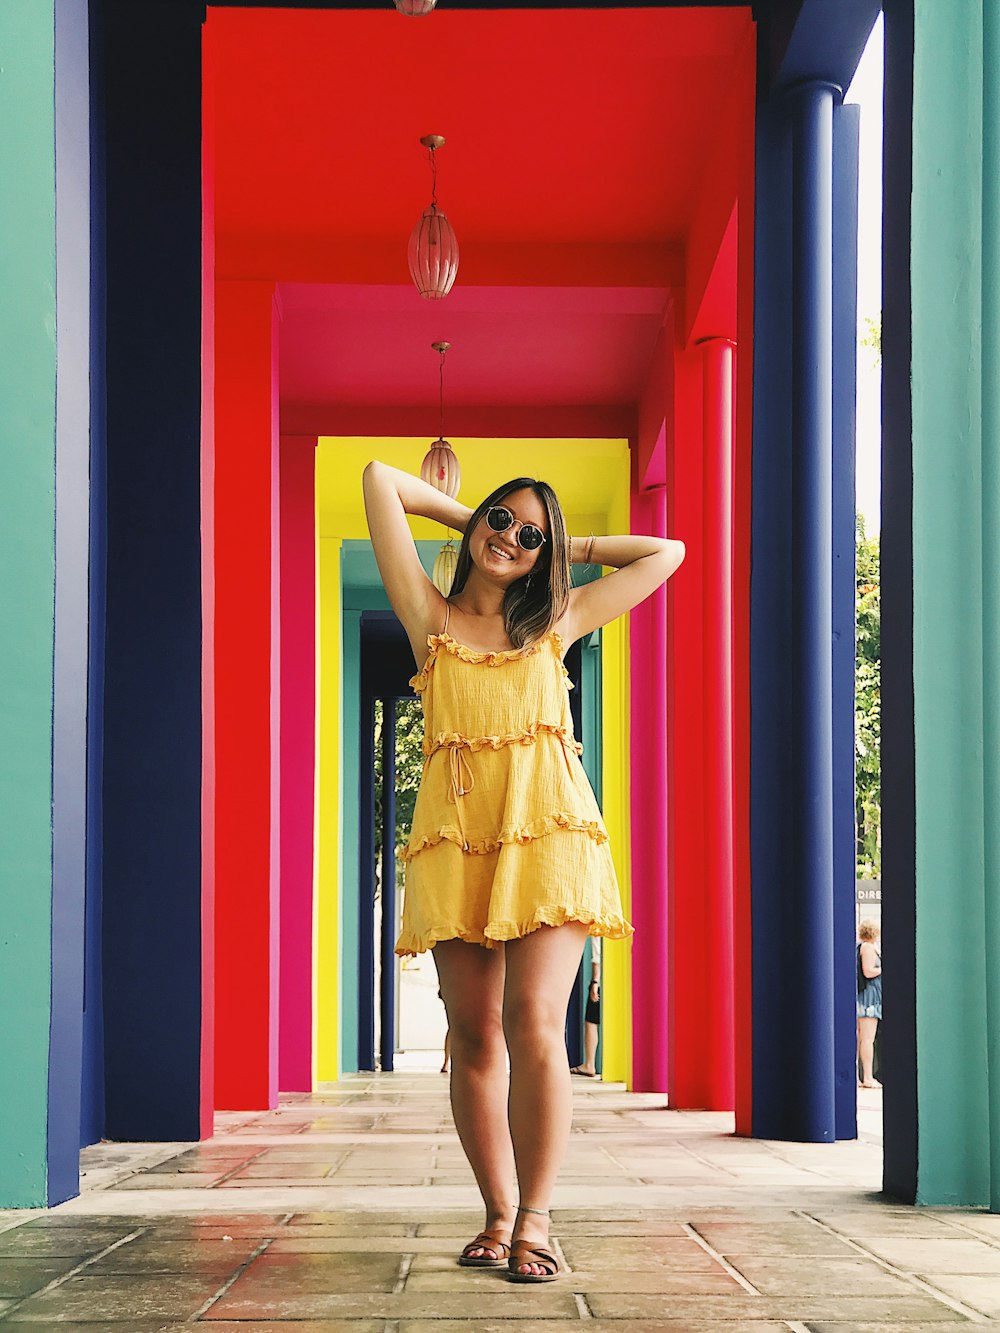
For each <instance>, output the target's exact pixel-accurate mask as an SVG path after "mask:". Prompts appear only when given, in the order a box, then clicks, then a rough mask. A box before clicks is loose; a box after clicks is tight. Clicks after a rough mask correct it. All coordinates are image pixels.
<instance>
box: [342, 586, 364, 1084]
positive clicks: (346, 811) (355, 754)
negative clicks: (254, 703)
mask: <svg viewBox="0 0 1000 1333" xmlns="http://www.w3.org/2000/svg"><path fill="white" fill-rule="evenodd" d="M350 597H351V590H350V589H348V588H346V587H345V588H344V613H343V614H344V621H343V631H342V633H343V638H342V640H341V652H340V661H341V678H342V680H343V696H342V698H341V718H342V742H341V755H342V768H341V783H340V803H341V810H342V817H341V836H340V855H341V875H340V1066H341V1069H342V1070H343V1071H344V1073H345V1074H348V1073H354V1072H355V1071H356V1070H357V1069H358V986H359V969H358V957H359V953H358V950H359V933H360V929H361V899H360V888H359V884H360V881H359V876H360V869H361V865H360V847H359V839H358V828H359V821H360V799H359V792H360V782H361V612H360V611H359V610H358V609H357V608H355V607H353V606H349V605H348V601H349V599H350Z"/></svg>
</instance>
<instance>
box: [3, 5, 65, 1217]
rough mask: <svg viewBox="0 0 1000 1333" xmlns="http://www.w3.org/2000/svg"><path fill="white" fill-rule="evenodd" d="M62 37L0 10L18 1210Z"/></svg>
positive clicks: (43, 1182) (45, 757) (23, 1165)
mask: <svg viewBox="0 0 1000 1333" xmlns="http://www.w3.org/2000/svg"><path fill="white" fill-rule="evenodd" d="M54 33H55V25H54V11H53V5H52V0H5V3H4V4H3V5H0V51H3V52H4V57H3V60H2V62H0V124H2V125H3V127H4V129H3V134H2V135H0V216H2V217H3V218H4V244H3V247H2V248H0V289H2V291H3V294H4V299H3V306H2V308H0V333H2V343H0V349H2V350H0V403H2V404H3V428H2V434H0V568H2V570H3V595H2V596H0V1014H2V1015H3V1021H2V1023H0V1071H2V1081H3V1111H2V1114H0V1206H13V1207H22V1206H30V1207H38V1206H42V1205H45V1204H46V1203H48V1202H49V1199H48V1178H47V1177H48V1173H47V1142H46V1136H47V1109H48V1108H47V1082H48V1064H49V1031H50V1022H51V1018H52V1005H51V980H52V976H51V947H52V856H53V842H52V832H53V825H52V794H53V793H52V745H53V733H52V725H53V721H52V710H53V692H52V691H53V685H52V682H53V669H54V648H55V625H54V615H53V606H54V598H55V463H56V453H55V445H56V440H55V416H56V304H55V285H56V268H55V264H56V247H55V223H56V219H55V120H54V106H55V52H54ZM82 225H84V226H86V225H87V220H86V218H84V219H83V220H82Z"/></svg>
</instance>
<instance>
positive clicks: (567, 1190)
mask: <svg viewBox="0 0 1000 1333" xmlns="http://www.w3.org/2000/svg"><path fill="white" fill-rule="evenodd" d="M445 1083H446V1080H445V1079H444V1078H443V1077H441V1076H440V1075H438V1074H415V1073H407V1074H397V1075H382V1076H377V1077H373V1076H358V1077H356V1078H350V1079H347V1080H345V1081H344V1082H343V1083H341V1084H338V1085H336V1086H334V1087H331V1088H330V1089H329V1091H328V1092H326V1093H324V1095H322V1096H318V1097H309V1098H305V1097H300V1098H289V1099H286V1100H285V1101H283V1103H282V1106H281V1108H280V1109H279V1110H278V1111H275V1112H271V1113H268V1114H265V1115H226V1116H221V1117H220V1118H219V1126H218V1133H217V1135H216V1137H215V1138H214V1139H213V1140H211V1141H210V1142H208V1143H204V1144H199V1145H193V1146H192V1145H184V1144H144V1145H128V1146H124V1145H101V1146H99V1147H97V1148H94V1149H89V1150H88V1151H87V1152H86V1153H85V1154H84V1169H85V1171H86V1177H85V1180H84V1186H85V1192H84V1193H83V1194H82V1195H81V1197H80V1198H79V1199H75V1200H72V1201H71V1202H70V1203H67V1204H64V1205H63V1206H62V1207H60V1208H56V1209H53V1210H51V1211H49V1212H45V1213H33V1214H23V1213H0V1324H2V1325H3V1326H4V1327H8V1326H9V1327H10V1328H11V1329H15V1328H17V1327H22V1326H33V1327H34V1328H36V1329H38V1328H42V1329H50V1328H52V1329H54V1328H60V1327H63V1326H64V1325H65V1326H67V1327H70V1328H73V1329H76V1330H77V1333H80V1331H81V1330H87V1331H88V1333H97V1331H98V1330H102V1331H105V1333H110V1331H111V1330H115V1333H124V1331H125V1330H128V1333H153V1331H154V1330H172V1331H173V1330H181V1329H188V1328H191V1327H192V1326H204V1327H205V1328H206V1329H210V1330H212V1331H213V1333H236V1330H240V1331H241V1333H265V1331H266V1330H271V1331H272V1333H277V1331H278V1330H288V1329H295V1330H298V1333H339V1331H340V1330H343V1331H344V1333H347V1330H351V1331H352V1333H460V1330H471V1331H472V1333H540V1331H541V1330H543V1329H546V1328H553V1329H559V1328H562V1329H566V1328H567V1327H569V1326H573V1327H575V1326H576V1325H577V1324H581V1323H582V1324H585V1325H586V1326H587V1328H588V1330H589V1331H590V1333H602V1331H603V1333H611V1330H614V1333H658V1331H659V1330H664V1331H665V1330H667V1329H672V1330H687V1333H708V1331H709V1330H720V1331H721V1330H727V1331H728V1333H733V1330H741V1329H746V1330H756V1331H757V1333H773V1331H774V1330H779V1329H783V1330H788V1329H791V1330H798V1331H799V1333H801V1331H802V1330H804V1329H809V1330H816V1331H817V1333H818V1331H819V1330H827V1329H829V1330H840V1331H841V1333H843V1330H848V1329H857V1330H864V1333H889V1330H907V1331H910V1330H912V1331H914V1333H916V1331H919V1330H923V1329H932V1328H937V1327H939V1326H940V1327H943V1326H947V1327H948V1328H954V1327H955V1326H956V1325H960V1324H970V1323H972V1324H977V1325H978V1326H979V1327H982V1328H987V1327H992V1328H1000V1216H991V1215H988V1214H985V1213H977V1212H972V1211H961V1212H958V1211H955V1212H950V1211H934V1212H928V1211H918V1210H914V1209H909V1208H904V1207H900V1206H898V1205H893V1204H891V1203H890V1202H888V1201H885V1200H883V1199H881V1198H880V1197H879V1195H878V1187H879V1177H880V1145H879V1115H878V1103H877V1094H866V1102H865V1104H864V1106H863V1108H862V1115H861V1128H862V1134H861V1138H860V1140H859V1141H858V1142H854V1143H842V1144H835V1145H827V1146H812V1145H802V1144H787V1143H785V1144H783V1143H764V1142H759V1141H748V1140H741V1139H736V1138H734V1137H733V1136H732V1133H731V1130H732V1122H731V1117H729V1116H726V1115H718V1114H709V1113H695V1112H674V1111H668V1110H665V1109H664V1107H663V1099H662V1098H660V1097H656V1096H630V1095H628V1094H626V1093H624V1092H623V1091H622V1090H621V1089H620V1088H619V1089H616V1088H614V1087H602V1086H601V1085H599V1084H593V1083H584V1082H583V1081H582V1080H581V1081H580V1082H579V1084H578V1085H577V1086H576V1089H575V1095H576V1100H577V1116H576V1124H575V1128H574V1132H573V1138H572V1142H571V1146H570V1152H569V1156H568V1160H567V1163H566V1169H565V1172H564V1174H563V1178H562V1183H561V1184H560V1187H559V1191H558V1195H557V1198H556V1201H555V1208H554V1214H553V1221H554V1227H553V1236H554V1240H555V1242H556V1246H557V1248H558V1249H559V1250H560V1251H561V1253H562V1256H563V1258H564V1260H565V1262H566V1264H567V1268H568V1271H567V1272H566V1273H565V1275H564V1277H563V1278H562V1279H561V1281H559V1282H557V1283H552V1284H549V1285H546V1286H541V1287H523V1286H516V1285H514V1284H511V1283H508V1282H507V1281H505V1279H504V1277H503V1275H502V1273H499V1272H497V1271H491V1270H480V1271H477V1270H469V1269H461V1268H458V1267H457V1266H456V1264H455V1255H456V1253H457V1251H458V1250H459V1249H460V1247H461V1245H462V1244H463V1243H464V1242H465V1241H467V1240H468V1239H470V1238H471V1236H472V1235H474V1234H475V1232H476V1231H477V1230H478V1228H479V1225H480V1220H481V1219H480V1217H479V1215H478V1213H477V1209H476V1197H477V1196H476V1193H475V1188H474V1186H473V1183H472V1178H471V1174H470V1172H469V1169H468V1167H467V1166H466V1164H465V1162H464V1159H463V1157H462V1153H461V1150H460V1148H459V1146H458V1143H457V1140H456V1138H455V1134H454V1131H453V1129H452V1127H451V1120H450V1115H449V1112H448V1106H447V1096H446V1087H445Z"/></svg>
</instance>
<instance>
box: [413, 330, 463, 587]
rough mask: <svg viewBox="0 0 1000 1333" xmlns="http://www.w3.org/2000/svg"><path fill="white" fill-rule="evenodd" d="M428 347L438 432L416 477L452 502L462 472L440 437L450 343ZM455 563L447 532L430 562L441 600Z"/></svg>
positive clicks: (455, 553)
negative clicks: (434, 358) (434, 360)
mask: <svg viewBox="0 0 1000 1333" xmlns="http://www.w3.org/2000/svg"><path fill="white" fill-rule="evenodd" d="M431 347H433V349H434V351H435V352H437V354H438V356H439V358H440V360H439V362H438V410H439V418H438V422H439V431H440V433H439V435H438V437H437V439H436V440H435V441H434V443H433V444H432V445H431V447H430V449H428V451H427V454H426V456H425V458H424V461H423V462H422V463H421V465H420V475H421V477H422V478H423V480H424V481H426V482H427V484H428V485H429V486H433V487H434V488H435V490H439V491H441V492H443V494H445V495H447V496H448V497H449V498H450V499H452V500H454V498H455V496H456V495H457V494H458V490H459V487H460V486H461V484H462V469H461V467H460V466H459V462H458V457H457V455H456V453H455V451H454V449H453V448H452V447H451V445H450V444H449V443H448V441H447V440H446V439H445V438H444V358H445V355H446V353H447V352H448V349H449V348H450V347H451V343H445V342H437V343H431ZM457 563H458V551H457V550H456V548H455V543H454V541H453V540H452V538H451V535H450V533H449V536H448V540H447V541H446V542H445V544H444V545H443V546H442V547H441V550H440V551H439V552H438V554H437V559H436V560H435V561H434V570H433V572H432V574H431V582H432V583H433V584H434V586H435V588H437V590H438V592H439V593H441V595H442V596H443V597H447V596H448V594H449V593H450V592H451V585H452V583H453V582H454V581H455V567H456V565H457Z"/></svg>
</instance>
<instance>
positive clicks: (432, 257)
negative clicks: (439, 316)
mask: <svg viewBox="0 0 1000 1333" xmlns="http://www.w3.org/2000/svg"><path fill="white" fill-rule="evenodd" d="M420 142H421V143H422V144H423V146H424V147H425V148H426V149H427V153H428V157H429V158H430V164H431V202H430V204H429V206H428V207H427V208H425V209H424V211H423V212H422V213H421V215H420V217H419V218H418V219H417V225H416V226H415V227H414V228H413V231H412V232H411V234H410V244H409V247H408V249H407V259H408V261H409V265H410V277H411V278H412V279H413V282H414V285H415V287H416V289H417V291H418V292H419V293H420V295H421V296H423V297H425V298H426V300H428V301H440V300H441V298H442V297H444V296H447V295H448V293H449V292H450V291H451V289H452V287H453V286H454V285H455V278H456V277H457V276H458V239H457V237H456V236H455V231H454V228H453V227H452V225H451V223H450V222H449V221H448V219H447V217H446V216H445V214H444V213H443V212H442V211H441V209H440V208H439V207H438V201H437V150H438V149H439V148H441V147H442V146H443V144H444V142H445V141H444V139H443V137H442V136H441V135H440V134H425V135H423V137H422V138H421V140H420Z"/></svg>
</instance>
